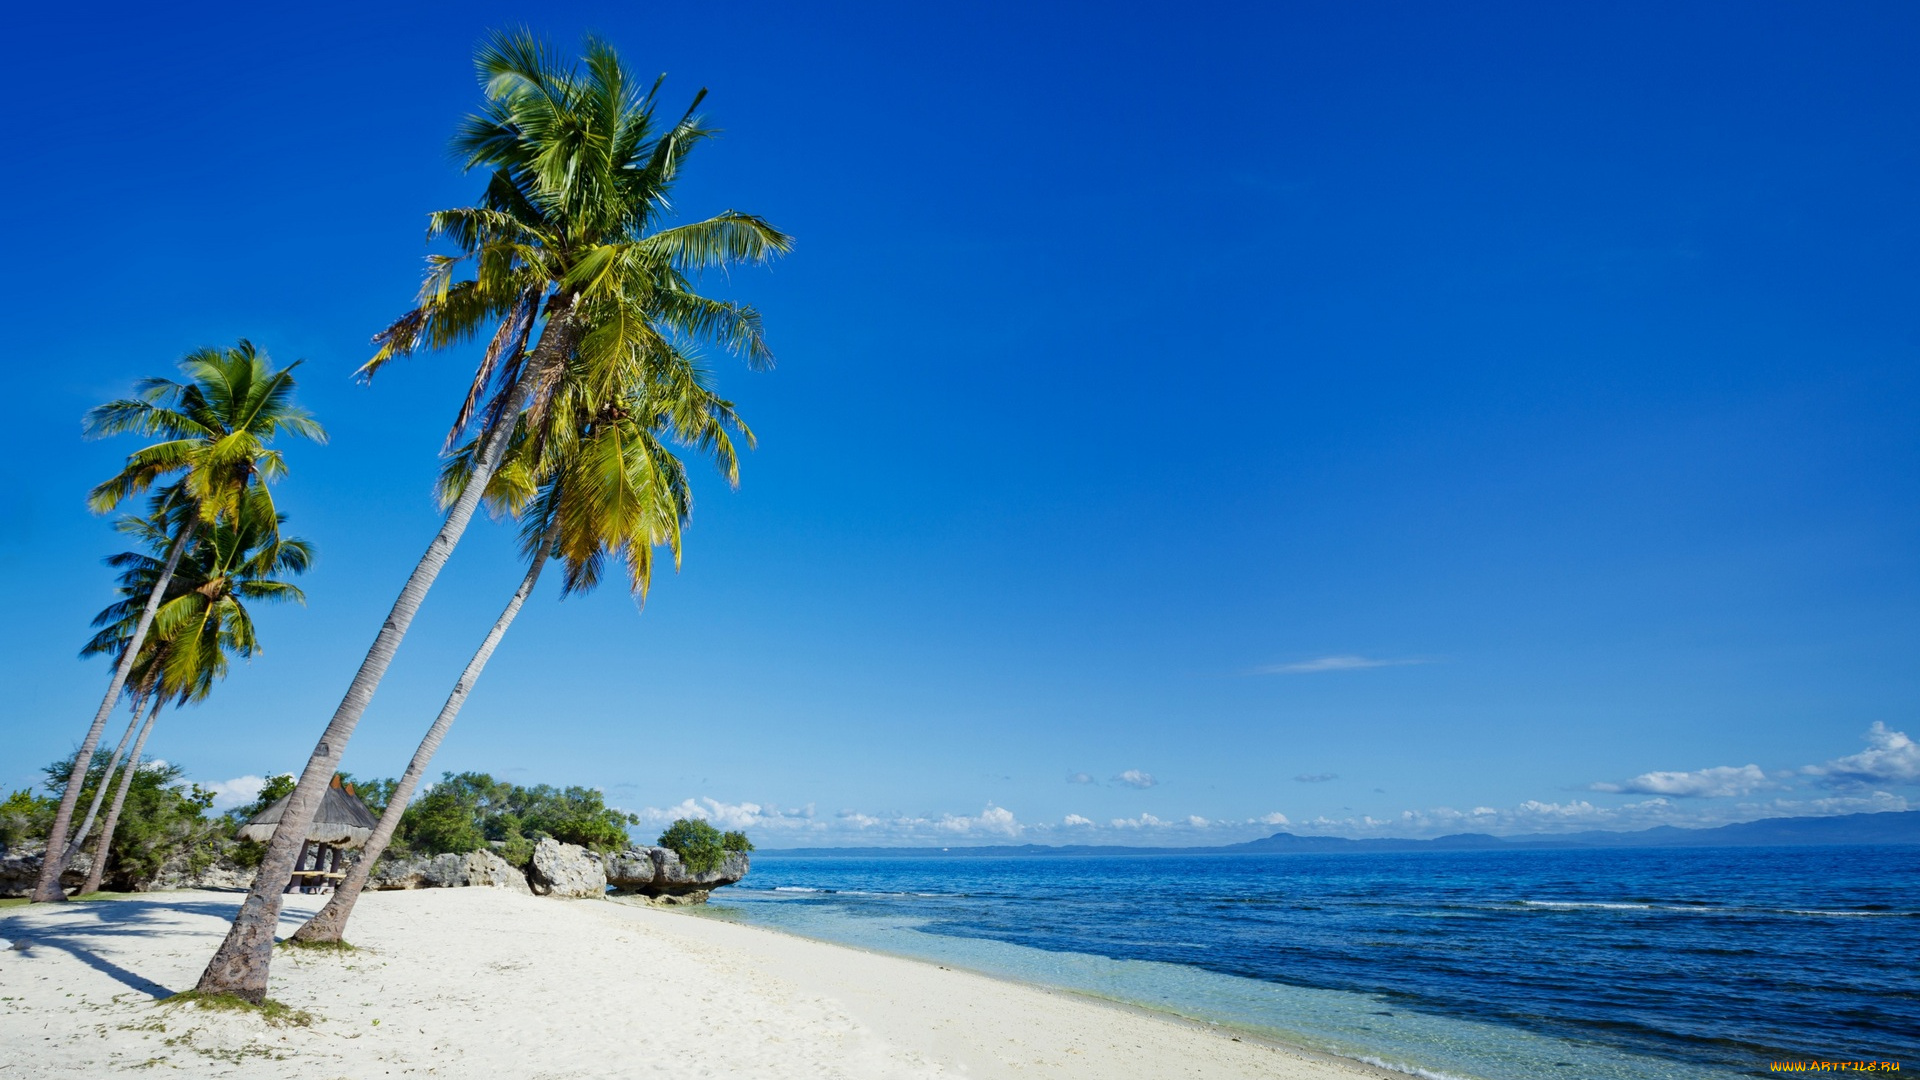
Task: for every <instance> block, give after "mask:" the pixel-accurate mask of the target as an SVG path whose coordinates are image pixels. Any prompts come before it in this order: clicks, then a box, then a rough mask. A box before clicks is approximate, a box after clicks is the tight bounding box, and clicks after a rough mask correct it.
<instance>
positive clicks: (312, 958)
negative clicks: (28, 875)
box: [0, 888, 1382, 1080]
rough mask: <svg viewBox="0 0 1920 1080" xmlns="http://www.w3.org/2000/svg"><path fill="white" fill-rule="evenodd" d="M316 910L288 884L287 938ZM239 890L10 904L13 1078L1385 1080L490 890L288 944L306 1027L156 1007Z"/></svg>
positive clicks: (429, 899)
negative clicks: (343, 943)
mask: <svg viewBox="0 0 1920 1080" xmlns="http://www.w3.org/2000/svg"><path fill="white" fill-rule="evenodd" d="M320 900H321V898H319V897H304V896H296V897H289V898H288V905H287V912H286V915H285V920H284V923H283V927H282V932H283V933H286V932H290V931H291V930H292V929H293V928H294V927H296V926H298V925H299V922H300V920H301V919H304V918H305V916H306V915H307V914H309V913H311V912H312V911H314V910H316V909H317V908H318V905H319V902H320ZM238 902H239V897H238V896H237V895H234V894H226V893H205V892H182V893H156V894H150V895H146V896H139V897H129V898H125V899H115V900H102V901H92V902H84V903H69V904H64V905H57V906H56V905H36V906H33V907H29V908H17V907H16V908H6V909H0V939H8V940H10V941H11V942H12V943H13V945H14V947H13V948H12V949H11V950H7V951H0V1047H4V1048H5V1053H4V1054H0V1080H21V1078H26V1077H96V1076H104V1075H112V1074H114V1073H117V1072H121V1071H125V1070H130V1069H135V1070H139V1071H140V1072H141V1073H142V1074H144V1075H187V1076H195V1077H199V1076H209V1077H212V1076H218V1077H290V1076H300V1077H303V1078H313V1080H331V1078H337V1077H355V1078H358V1077H387V1076H448V1077H456V1076H457V1077H492V1076H514V1077H523V1078H528V1080H539V1078H561V1077H595V1078H605V1077H620V1078H624V1077H662V1078H665V1077H676V1078H680V1077H728V1078H751V1077H766V1078H782V1080H785V1078H805V1077H847V1078H875V1080H879V1078H887V1080H892V1078H902V1080H910V1078H917V1077H973V1078H999V1077H1049V1078H1072V1080H1082V1078H1084V1080H1114V1078H1126V1077H1142V1078H1160V1077H1169V1078H1171V1077H1181V1078H1188V1077H1190V1078H1195V1080H1202V1078H1228V1077H1232V1078H1256V1077H1257V1078H1275V1080H1352V1078H1356V1077H1377V1076H1380V1075H1382V1074H1380V1073H1378V1072H1376V1071H1375V1070H1373V1069H1371V1068H1368V1067H1366V1066H1363V1065H1358V1064H1353V1063H1348V1062H1343V1061H1338V1060H1333V1059H1326V1058H1318V1057H1313V1056H1310V1055H1307V1054H1304V1053H1301V1052H1296V1051H1292V1050H1289V1049H1287V1048H1284V1047H1278V1046H1272V1045H1267V1044H1263V1043H1260V1042H1257V1041H1254V1040H1251V1039H1248V1040H1247V1041H1237V1040H1236V1039H1235V1038H1234V1037H1233V1036H1232V1035H1231V1034H1229V1033H1224V1032H1222V1031H1220V1030H1214V1029H1209V1028H1206V1027H1204V1026H1201V1025H1196V1024H1191V1023H1187V1022H1183V1021H1180V1020H1178V1019H1174V1018H1170V1017H1162V1016H1159V1015H1154V1014H1148V1013H1145V1012H1143V1011H1139V1010H1132V1009H1127V1008H1124V1007H1119V1006H1114V1005H1109V1004H1106V1003H1103V1002H1098V1001H1094V1000H1091V999H1087V998H1083V997H1079V996H1076V995H1073V994H1069V993H1064V992H1055V991H1050V990H1046V989H1042V988H1037V987H1029V986H1024V985H1020V984H1016V983H1009V982H1005V981H1001V980H997V979H992V978H988V977H986V976H982V975H977V974H973V973H970V972H963V971H953V970H948V969H946V968H943V967H940V966H937V965H934V964H927V963H921V962H919V961H915V960H907V959H901V958H898V957H892V956H883V955H878V954H874V953H868V952H863V951H861V950H858V949H851V948H846V947H843V946H839V945H829V944H823V943H820V942H814V941H808V940H805V939H802V938H797V937H791V936H788V935H784V934H779V933H775V932H772V931H767V930H761V929H758V928H754V927H745V926H738V925H733V924H729V923H726V922H722V921H719V920H715V919H710V918H703V917H700V916H698V915H692V914H688V913H685V912H677V911H669V910H660V909H653V908H647V907H644V906H639V905H635V904H629V903H621V902H617V901H601V900H571V901H569V900H554V899H547V898H538V897H531V896H525V895H518V894H514V893H511V892H507V891H505V890H500V889H485V888H468V889H434V890H423V891H418V892H385V893H369V894H367V895H366V896H365V897H364V898H362V900H361V902H360V905H359V909H358V911H357V912H356V913H355V915H354V921H353V925H352V927H351V928H350V934H349V937H350V938H351V940H353V941H354V942H355V943H356V944H357V945H358V946H360V949H359V950H358V951H355V952H352V953H347V954H312V953H308V952H303V951H296V950H288V949H284V948H283V949H280V950H277V955H276V958H275V961H274V966H273V984H272V988H271V991H270V993H271V995H272V997H273V998H274V999H275V1000H277V1001H280V1002H283V1003H285V1004H286V1005H288V1006H290V1007H292V1008H293V1009H297V1010H304V1011H306V1012H307V1013H309V1014H310V1016H311V1022H310V1023H308V1024H306V1025H304V1026H301V1025H299V1024H286V1025H281V1026H276V1025H274V1024H271V1023H269V1022H267V1021H266V1020H264V1019H263V1018H261V1017H259V1016H257V1015H254V1014H245V1013H239V1014H236V1013H223V1012H214V1011H211V1010H204V1009H199V1008H196V1007H193V1006H182V1005H177V1004H165V1003H159V1002H158V1001H157V1000H156V999H157V998H160V997H164V996H166V995H168V994H170V993H173V992H175V991H179V990H185V989H188V988H190V987H191V986H192V985H193V982H194V980H195V978H196V977H197V976H198V974H199V971H200V968H201V966H202V965H204V964H205V962H206V960H207V957H208V956H210V955H211V954H212V952H213V949H214V947H215V945H217V944H218V943H219V940H220V937H221V935H222V934H223V933H224V932H225V929H226V923H227V920H228V919H230V918H231V917H232V913H233V911H234V910H235V908H236V907H237V906H238ZM0 948H3V947H0ZM143 1067H144V1068H143Z"/></svg>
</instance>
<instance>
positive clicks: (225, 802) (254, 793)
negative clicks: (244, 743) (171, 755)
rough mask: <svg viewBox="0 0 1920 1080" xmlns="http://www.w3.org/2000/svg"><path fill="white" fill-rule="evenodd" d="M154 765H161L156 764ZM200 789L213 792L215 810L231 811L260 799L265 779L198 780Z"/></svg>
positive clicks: (248, 776) (250, 777) (241, 777)
mask: <svg viewBox="0 0 1920 1080" xmlns="http://www.w3.org/2000/svg"><path fill="white" fill-rule="evenodd" d="M156 764H163V763H159V762H156ZM196 782H197V783H198V784H199V785H200V786H201V787H203V788H206V789H207V790H208V791H211V792H213V808H214V809H215V810H231V809H233V808H234V807H236V806H245V805H247V804H248V803H250V802H252V801H253V800H255V799H257V798H259V797H260V789H261V787H263V786H264V785H265V784H266V782H267V778H266V777H264V776H253V775H247V776H236V777H234V778H233V779H231V780H200V781H196Z"/></svg>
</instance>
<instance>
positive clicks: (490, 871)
mask: <svg viewBox="0 0 1920 1080" xmlns="http://www.w3.org/2000/svg"><path fill="white" fill-rule="evenodd" d="M467 886H473V887H482V888H495V889H510V890H512V891H514V892H522V893H524V892H531V891H533V890H532V889H530V888H529V887H528V885H527V875H526V874H524V873H522V872H521V871H520V869H519V868H518V867H516V866H514V865H513V864H512V863H509V862H508V861H507V860H505V859H503V858H501V857H500V856H498V855H496V854H494V853H493V852H491V851H469V852H467V853H466V854H465V855H455V854H447V855H413V856H409V857H407V858H404V859H382V860H381V861H380V865H378V866H376V867H374V868H373V873H372V874H371V875H369V876H368V877H367V887H368V888H370V889H456V888H461V887H467Z"/></svg>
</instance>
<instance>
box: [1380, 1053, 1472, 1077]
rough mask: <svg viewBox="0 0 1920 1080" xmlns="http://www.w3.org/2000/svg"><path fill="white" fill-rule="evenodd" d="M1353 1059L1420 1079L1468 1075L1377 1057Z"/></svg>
mask: <svg viewBox="0 0 1920 1080" xmlns="http://www.w3.org/2000/svg"><path fill="white" fill-rule="evenodd" d="M1353 1060H1355V1061H1358V1062H1360V1063H1362V1064H1365V1065H1371V1066H1373V1067H1374V1068H1376V1069H1385V1070H1387V1071H1388V1072H1397V1073H1401V1074H1403V1075H1406V1076H1418V1077H1420V1080H1466V1077H1463V1076H1455V1075H1453V1074H1452V1073H1443V1072H1436V1071H1434V1070H1433V1069H1423V1068H1421V1067H1420V1066H1418V1065H1407V1064H1404V1063H1401V1064H1396V1063H1394V1062H1391V1061H1383V1060H1381V1059H1380V1058H1377V1057H1357V1058H1354V1059H1353Z"/></svg>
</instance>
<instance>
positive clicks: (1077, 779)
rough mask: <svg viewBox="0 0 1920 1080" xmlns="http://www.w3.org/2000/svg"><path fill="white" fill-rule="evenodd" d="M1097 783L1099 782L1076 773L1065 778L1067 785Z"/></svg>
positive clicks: (1083, 774)
mask: <svg viewBox="0 0 1920 1080" xmlns="http://www.w3.org/2000/svg"><path fill="white" fill-rule="evenodd" d="M1099 782H1100V781H1098V780H1095V779H1094V778H1093V777H1091V776H1088V775H1087V774H1086V773H1083V772H1077V773H1074V774H1072V775H1070V776H1068V777H1067V783H1069V784H1097V783H1099Z"/></svg>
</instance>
